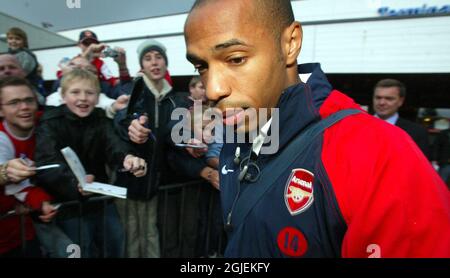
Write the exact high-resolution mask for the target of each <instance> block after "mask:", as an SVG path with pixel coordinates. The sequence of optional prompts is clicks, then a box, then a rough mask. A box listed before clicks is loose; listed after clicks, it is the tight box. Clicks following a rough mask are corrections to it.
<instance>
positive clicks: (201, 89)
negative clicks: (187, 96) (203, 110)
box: [189, 82, 206, 101]
mask: <svg viewBox="0 0 450 278" xmlns="http://www.w3.org/2000/svg"><path fill="white" fill-rule="evenodd" d="M189 92H190V93H191V97H192V98H193V99H194V100H201V101H204V100H206V90H205V86H203V82H197V83H195V85H194V86H192V87H190V88H189Z"/></svg>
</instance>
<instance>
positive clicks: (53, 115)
mask: <svg viewBox="0 0 450 278" xmlns="http://www.w3.org/2000/svg"><path fill="white" fill-rule="evenodd" d="M67 146H69V147H71V148H72V149H73V150H74V152H75V153H76V154H77V155H78V157H79V158H80V161H81V163H82V164H83V166H84V168H85V170H86V173H87V174H92V175H94V176H95V180H96V181H99V182H105V183H107V182H108V181H109V180H108V176H107V174H106V169H105V167H106V165H108V166H109V167H110V168H111V169H115V167H117V166H119V165H120V166H119V167H121V165H122V163H123V159H124V158H125V156H126V154H127V153H130V151H129V146H127V145H126V143H124V142H122V141H121V140H120V138H119V136H118V135H117V134H116V133H115V131H114V128H113V124H112V121H111V120H110V119H108V118H106V116H105V111H104V110H102V109H99V108H95V109H94V111H93V112H92V113H91V114H90V115H89V116H88V117H86V118H80V117H78V116H77V115H75V114H73V113H72V112H71V111H70V110H69V109H68V108H67V107H66V106H65V105H62V106H59V107H57V108H54V109H50V110H48V111H46V112H45V113H44V115H43V116H42V118H41V120H40V124H39V126H38V128H37V129H36V152H35V160H36V165H46V164H53V163H58V164H60V165H62V167H59V168H55V169H48V170H45V171H38V172H37V175H36V179H37V180H36V184H37V185H39V186H41V187H43V188H44V189H45V190H46V191H47V192H49V193H50V194H51V195H52V196H53V197H55V199H56V201H58V202H61V201H70V200H84V199H85V198H84V197H82V196H81V194H80V193H79V192H78V188H77V185H78V182H77V180H76V178H75V176H74V174H73V173H72V171H71V170H70V168H69V166H68V164H67V163H66V161H65V159H64V157H63V155H62V154H61V151H60V150H61V149H62V148H65V147H67Z"/></svg>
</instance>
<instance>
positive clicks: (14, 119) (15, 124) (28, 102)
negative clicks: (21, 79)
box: [0, 85, 38, 135]
mask: <svg viewBox="0 0 450 278" xmlns="http://www.w3.org/2000/svg"><path fill="white" fill-rule="evenodd" d="M0 96H1V97H0V100H1V106H0V116H1V117H3V118H4V119H5V120H6V122H7V123H8V125H9V127H10V128H11V130H12V131H13V132H14V133H15V134H17V135H19V134H22V133H24V132H25V133H27V132H29V131H30V130H31V129H32V128H33V127H34V124H35V114H36V111H37V109H38V105H37V100H36V96H35V94H34V93H33V92H32V91H31V90H30V88H28V87H27V86H23V85H21V86H7V87H4V88H3V89H2V91H1V95H0Z"/></svg>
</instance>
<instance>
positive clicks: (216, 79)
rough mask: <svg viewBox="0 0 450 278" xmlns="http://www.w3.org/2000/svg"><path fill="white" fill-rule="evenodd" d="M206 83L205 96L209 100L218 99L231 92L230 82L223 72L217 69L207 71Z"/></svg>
mask: <svg viewBox="0 0 450 278" xmlns="http://www.w3.org/2000/svg"><path fill="white" fill-rule="evenodd" d="M205 83H206V96H207V97H208V99H209V100H212V101H219V100H220V99H222V98H225V97H227V96H229V95H230V94H231V89H230V84H229V82H227V78H226V76H225V74H224V73H223V72H220V71H219V70H216V71H212V70H211V69H210V70H209V72H208V75H207V78H206V80H205Z"/></svg>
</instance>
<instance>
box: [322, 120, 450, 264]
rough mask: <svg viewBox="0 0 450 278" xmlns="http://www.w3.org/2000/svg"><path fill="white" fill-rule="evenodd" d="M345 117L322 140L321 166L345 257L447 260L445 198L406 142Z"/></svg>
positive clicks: (392, 131)
mask: <svg viewBox="0 0 450 278" xmlns="http://www.w3.org/2000/svg"><path fill="white" fill-rule="evenodd" d="M368 117H370V116H369V115H357V116H354V117H349V118H348V119H345V120H343V121H341V122H340V123H338V124H336V125H335V126H333V127H331V128H329V129H328V130H327V131H326V132H325V134H324V142H323V152H322V160H323V163H324V167H325V169H326V172H327V174H328V177H329V178H330V181H331V184H332V186H333V190H334V193H335V196H336V199H337V202H338V206H339V209H340V212H341V213H342V215H343V218H344V219H345V222H346V223H347V231H346V233H345V236H344V239H343V241H342V249H341V254H342V256H343V257H366V258H367V257H449V256H450V248H449V246H450V203H449V200H450V193H449V191H448V189H447V188H446V186H445V185H444V183H443V182H442V180H441V179H440V178H439V176H438V175H437V173H436V171H434V169H433V168H432V167H431V165H430V163H429V162H428V160H427V159H426V157H425V156H424V155H423V153H422V152H421V151H420V149H419V148H418V147H417V145H416V144H415V143H414V141H413V140H412V139H411V138H410V137H409V136H407V134H406V133H405V132H404V131H403V130H400V129H399V128H397V127H394V126H391V125H388V124H386V123H382V122H381V121H379V120H377V119H374V118H368Z"/></svg>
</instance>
